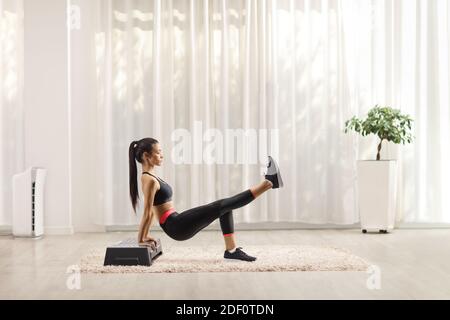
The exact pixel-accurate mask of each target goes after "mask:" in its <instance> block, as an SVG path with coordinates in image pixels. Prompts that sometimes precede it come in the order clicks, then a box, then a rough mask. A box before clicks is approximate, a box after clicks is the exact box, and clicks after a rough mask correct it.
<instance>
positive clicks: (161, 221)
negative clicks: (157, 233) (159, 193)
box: [159, 208, 175, 224]
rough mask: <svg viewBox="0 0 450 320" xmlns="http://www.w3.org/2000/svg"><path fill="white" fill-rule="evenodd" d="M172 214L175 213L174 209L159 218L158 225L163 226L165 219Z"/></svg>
mask: <svg viewBox="0 0 450 320" xmlns="http://www.w3.org/2000/svg"><path fill="white" fill-rule="evenodd" d="M174 212H175V209H174V208H170V209H169V210H167V211H166V212H164V213H163V215H162V216H161V218H160V219H159V224H163V223H164V222H166V220H167V218H168V217H169V216H170V215H171V214H172V213H174Z"/></svg>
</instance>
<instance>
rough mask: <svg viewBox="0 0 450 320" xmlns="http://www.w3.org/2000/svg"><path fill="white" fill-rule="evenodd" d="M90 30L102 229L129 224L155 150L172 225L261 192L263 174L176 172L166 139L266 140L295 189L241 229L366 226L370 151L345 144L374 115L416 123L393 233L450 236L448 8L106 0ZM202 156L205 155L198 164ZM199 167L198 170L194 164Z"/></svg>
mask: <svg viewBox="0 0 450 320" xmlns="http://www.w3.org/2000/svg"><path fill="white" fill-rule="evenodd" d="M96 4H97V8H96V9H97V11H98V14H97V18H98V19H97V22H98V24H97V29H96V30H95V46H96V66H97V88H96V91H97V104H98V108H97V109H96V112H97V116H98V119H100V121H99V124H98V132H97V137H98V145H99V146H101V147H100V148H99V153H98V158H97V160H98V161H99V162H100V163H104V164H105V166H104V167H102V168H104V169H103V170H102V171H101V172H99V175H98V178H99V180H98V182H99V184H98V185H97V187H96V190H97V192H98V195H99V198H98V199H99V207H98V208H99V210H98V212H99V215H100V219H99V220H101V221H102V223H103V224H105V225H127V224H135V223H136V222H137V220H136V218H134V217H133V215H132V214H131V205H130V201H129V197H128V158H127V148H128V145H129V143H130V142H131V141H132V140H136V139H140V138H142V137H147V136H149V137H154V138H156V139H158V140H159V141H160V142H161V143H162V147H163V150H164V151H165V156H166V162H165V164H164V166H163V168H161V170H160V171H159V172H158V173H159V174H160V175H161V176H162V177H163V179H164V180H166V181H168V182H169V183H171V184H172V185H173V187H174V193H175V195H174V200H175V207H176V209H177V210H185V209H188V208H190V207H192V206H197V205H201V204H204V203H207V202H210V201H213V200H215V199H218V198H221V197H226V196H230V195H232V194H234V193H237V192H239V191H241V190H244V189H245V188H248V187H249V186H250V185H252V184H254V183H256V182H258V181H259V180H260V179H261V178H260V177H261V175H260V170H261V168H260V165H258V164H249V163H247V164H240V163H236V164H213V165H211V164H205V163H202V162H201V161H200V162H199V163H197V164H190V165H187V164H174V163H173V161H172V157H171V151H172V148H173V146H174V142H173V141H171V134H172V132H173V131H174V130H175V129H178V128H185V129H187V130H189V132H191V133H194V131H195V124H196V121H199V122H197V124H198V123H201V125H202V127H203V130H206V129H208V128H216V129H218V130H219V131H220V132H224V131H225V130H226V129H238V128H242V129H244V130H245V129H255V130H259V129H265V130H269V131H270V130H274V131H271V132H278V136H275V137H277V139H276V141H275V142H276V143H275V146H276V148H275V149H274V148H273V144H272V142H273V141H271V139H270V138H269V137H267V138H264V137H263V138H261V139H260V140H262V141H260V143H261V145H260V147H261V148H260V149H261V150H259V152H260V153H261V154H265V153H272V154H276V156H277V157H278V160H279V164H280V167H281V169H282V172H283V178H284V180H285V181H284V182H285V185H286V186H285V188H284V189H281V190H278V191H273V192H269V193H267V194H265V195H264V196H263V197H261V198H259V199H258V200H257V201H254V202H253V203H251V204H250V205H248V206H246V207H245V208H242V209H239V210H238V211H237V212H236V214H235V222H237V223H239V222H276V221H287V222H304V223H319V224H324V223H334V224H352V223H356V222H358V220H359V218H358V203H357V193H356V160H358V159H368V158H373V157H374V156H375V148H376V143H377V141H376V139H375V138H368V137H366V138H358V137H356V136H354V135H345V134H344V133H343V132H342V129H343V125H344V122H345V120H347V119H348V118H350V117H351V116H353V115H358V116H364V115H365V114H366V112H367V111H368V109H369V108H371V107H373V106H374V105H375V104H381V105H391V106H393V107H395V108H401V109H402V110H403V111H404V112H406V113H409V114H411V115H412V116H413V117H414V119H415V120H416V122H415V127H414V129H415V135H416V137H417V140H416V141H415V142H414V144H413V145H408V146H400V147H399V146H395V145H386V146H385V147H384V149H383V154H382V155H383V157H384V158H388V157H389V158H396V159H399V163H400V172H399V174H400V181H399V206H398V212H399V219H402V220H404V221H425V222H449V221H450V213H449V212H450V210H449V209H450V204H449V200H448V197H445V194H446V193H448V191H449V185H448V183H449V182H448V179H449V178H450V175H449V169H448V168H447V166H446V164H447V163H449V161H448V160H449V142H448V137H449V89H450V88H449V73H450V70H449V52H448V45H449V34H450V30H449V21H448V18H449V4H448V1H446V0H423V1H422V0H417V1H411V0H374V1H371V0H322V1H312V0H278V1H275V0H273V1H270V0H267V1H265V0H247V1H241V0H235V1H229V0H228V1H225V0H214V1H208V0H205V1H198V0H196V1H194V0H190V1H189V0H183V1H181V0H180V1H177V0H173V1H171V0H167V1H161V0H154V1H144V0H133V1H132V0H120V1H112V0H100V1H98V2H96ZM200 152H201V151H200ZM200 159H201V158H200Z"/></svg>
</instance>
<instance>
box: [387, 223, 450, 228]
mask: <svg viewBox="0 0 450 320" xmlns="http://www.w3.org/2000/svg"><path fill="white" fill-rule="evenodd" d="M395 228H396V229H450V223H427V222H401V223H399V224H398V225H396V226H395Z"/></svg>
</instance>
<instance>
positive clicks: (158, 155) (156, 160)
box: [145, 143, 164, 166]
mask: <svg viewBox="0 0 450 320" xmlns="http://www.w3.org/2000/svg"><path fill="white" fill-rule="evenodd" d="M145 154H146V155H148V153H145ZM147 159H148V161H149V162H150V164H151V165H153V166H160V165H161V164H162V162H163V159H164V156H163V153H162V149H161V146H160V145H159V143H155V144H154V145H153V149H152V153H151V154H150V155H149V156H148V157H147Z"/></svg>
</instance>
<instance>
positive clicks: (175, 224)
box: [161, 189, 255, 241]
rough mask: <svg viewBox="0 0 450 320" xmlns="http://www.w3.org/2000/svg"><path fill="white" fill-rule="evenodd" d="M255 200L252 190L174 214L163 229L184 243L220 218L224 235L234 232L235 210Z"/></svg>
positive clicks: (163, 225) (162, 226)
mask: <svg viewBox="0 0 450 320" xmlns="http://www.w3.org/2000/svg"><path fill="white" fill-rule="evenodd" d="M254 199H255V197H254V196H253V194H252V193H251V191H250V189H249V190H246V191H243V192H241V193H239V194H237V195H235V196H233V197H230V198H225V199H221V200H217V201H214V202H211V203H209V204H206V205H203V206H199V207H195V208H192V209H189V210H186V211H183V212H181V213H178V212H176V211H175V212H173V213H172V214H170V215H169V216H168V218H167V219H166V220H165V221H164V223H162V224H161V228H162V229H163V230H164V232H165V233H166V234H167V235H168V236H169V237H171V238H172V239H175V240H178V241H183V240H187V239H190V238H192V237H193V236H194V235H195V234H196V233H197V232H199V231H200V230H202V229H203V228H205V227H207V226H208V225H210V224H211V223H212V222H213V221H214V220H216V219H217V218H220V227H221V229H222V233H223V234H224V235H229V234H232V233H233V232H234V224H233V212H232V210H233V209H237V208H240V207H243V206H245V205H246V204H248V203H250V202H252V201H253V200H254Z"/></svg>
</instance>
